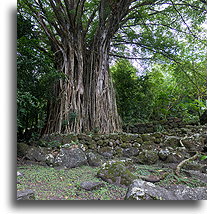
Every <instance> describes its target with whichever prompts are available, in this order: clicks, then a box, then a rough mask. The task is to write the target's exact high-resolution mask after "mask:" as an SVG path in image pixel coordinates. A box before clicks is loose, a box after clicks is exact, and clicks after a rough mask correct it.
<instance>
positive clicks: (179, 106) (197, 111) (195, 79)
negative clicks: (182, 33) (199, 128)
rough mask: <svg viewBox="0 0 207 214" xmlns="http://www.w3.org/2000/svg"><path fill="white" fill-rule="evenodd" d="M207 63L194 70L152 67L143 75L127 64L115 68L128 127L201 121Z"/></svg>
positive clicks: (122, 108) (122, 114)
mask: <svg viewBox="0 0 207 214" xmlns="http://www.w3.org/2000/svg"><path fill="white" fill-rule="evenodd" d="M205 64H206V62H205V61H204V62H203V63H197V65H196V69H197V71H196V72H195V70H192V67H191V69H188V67H186V66H185V67H184V68H183V67H182V69H185V70H183V71H182V70H181V68H180V66H179V65H177V64H168V65H167V64H156V63H154V64H153V65H152V68H151V71H148V72H147V73H144V74H140V73H139V72H138V70H137V69H136V68H135V67H134V66H133V65H132V64H131V63H130V62H129V61H128V60H119V61H118V62H117V63H116V64H115V65H114V66H113V67H112V68H111V71H112V74H113V79H114V84H115V87H116V92H117V105H118V110H119V113H120V115H121V117H122V119H123V122H124V123H125V124H128V123H136V122H146V121H150V120H163V119H167V118H169V117H179V118H182V119H183V120H184V121H186V122H196V121H197V122H198V120H199V117H200V115H201V113H202V112H203V110H204V109H205V108H206V98H207V94H206V69H205Z"/></svg>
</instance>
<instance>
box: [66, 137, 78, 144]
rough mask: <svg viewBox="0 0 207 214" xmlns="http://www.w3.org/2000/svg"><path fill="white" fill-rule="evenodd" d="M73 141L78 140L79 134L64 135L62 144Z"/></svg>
mask: <svg viewBox="0 0 207 214" xmlns="http://www.w3.org/2000/svg"><path fill="white" fill-rule="evenodd" d="M71 142H78V136H77V135H66V136H63V137H62V144H68V143H71Z"/></svg>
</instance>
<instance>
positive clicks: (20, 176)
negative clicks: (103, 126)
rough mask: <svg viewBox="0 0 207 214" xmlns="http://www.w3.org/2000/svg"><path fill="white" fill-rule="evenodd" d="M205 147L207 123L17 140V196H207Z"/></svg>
mask: <svg viewBox="0 0 207 214" xmlns="http://www.w3.org/2000/svg"><path fill="white" fill-rule="evenodd" d="M46 139H47V140H46ZM195 152H199V156H198V157H197V158H196V159H195V160H192V161H188V162H186V163H185V164H184V165H182V167H181V170H180V173H179V174H176V169H177V166H178V164H179V163H181V162H182V161H183V160H186V159H189V158H190V157H192V156H194V155H195ZM206 152H207V127H206V126H188V127H185V128H179V129H173V130H171V131H168V132H156V133H148V134H126V133H120V134H112V135H91V134H89V135H81V136H77V135H72V136H71V135H70V136H47V137H46V138H44V139H43V140H41V141H39V142H35V143H32V144H31V143H30V144H28V143H27V144H25V143H18V164H17V171H18V173H17V191H18V193H17V200H124V199H125V200H204V199H207V171H206V169H207V159H206Z"/></svg>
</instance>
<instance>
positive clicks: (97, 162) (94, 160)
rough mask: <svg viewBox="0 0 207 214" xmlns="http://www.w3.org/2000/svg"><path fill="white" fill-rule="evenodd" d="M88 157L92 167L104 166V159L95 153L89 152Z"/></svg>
mask: <svg viewBox="0 0 207 214" xmlns="http://www.w3.org/2000/svg"><path fill="white" fill-rule="evenodd" d="M86 157H87V159H88V164H89V165H90V166H101V165H102V164H103V158H102V157H101V156H100V155H99V154H96V153H94V152H87V153H86Z"/></svg>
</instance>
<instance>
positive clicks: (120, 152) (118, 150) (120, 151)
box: [115, 147, 123, 157]
mask: <svg viewBox="0 0 207 214" xmlns="http://www.w3.org/2000/svg"><path fill="white" fill-rule="evenodd" d="M115 155H116V156H117V157H122V156H123V148H120V147H116V148H115Z"/></svg>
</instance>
